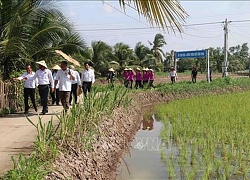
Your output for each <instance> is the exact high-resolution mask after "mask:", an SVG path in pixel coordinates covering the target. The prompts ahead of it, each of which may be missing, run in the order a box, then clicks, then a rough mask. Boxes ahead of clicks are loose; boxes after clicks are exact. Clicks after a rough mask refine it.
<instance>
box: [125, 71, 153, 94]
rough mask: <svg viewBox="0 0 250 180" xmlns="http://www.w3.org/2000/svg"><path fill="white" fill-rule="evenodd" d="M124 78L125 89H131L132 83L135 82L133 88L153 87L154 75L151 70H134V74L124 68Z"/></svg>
mask: <svg viewBox="0 0 250 180" xmlns="http://www.w3.org/2000/svg"><path fill="white" fill-rule="evenodd" d="M123 77H124V86H125V87H126V88H130V89H132V87H133V82H134V81H135V88H136V89H138V88H144V87H148V88H151V87H154V85H153V83H154V80H155V74H154V70H153V69H148V68H144V69H142V71H141V69H140V68H136V71H135V73H134V72H133V69H132V68H125V69H124V71H123Z"/></svg>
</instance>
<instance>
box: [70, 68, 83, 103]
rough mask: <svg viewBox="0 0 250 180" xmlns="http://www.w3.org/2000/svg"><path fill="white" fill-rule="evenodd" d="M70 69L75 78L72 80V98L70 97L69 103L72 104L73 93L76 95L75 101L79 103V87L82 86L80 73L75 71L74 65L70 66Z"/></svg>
mask: <svg viewBox="0 0 250 180" xmlns="http://www.w3.org/2000/svg"><path fill="white" fill-rule="evenodd" d="M69 69H70V70H71V72H72V75H73V76H74V77H75V79H74V80H71V92H70V98H69V104H70V105H71V102H72V99H73V98H72V95H73V97H74V103H75V104H77V88H78V87H79V86H80V87H81V79H80V75H79V73H78V72H77V71H75V67H74V66H73V65H70V66H69Z"/></svg>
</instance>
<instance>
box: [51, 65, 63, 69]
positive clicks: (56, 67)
mask: <svg viewBox="0 0 250 180" xmlns="http://www.w3.org/2000/svg"><path fill="white" fill-rule="evenodd" d="M52 69H53V70H59V69H61V68H60V66H58V65H55V66H54V67H53V68H52Z"/></svg>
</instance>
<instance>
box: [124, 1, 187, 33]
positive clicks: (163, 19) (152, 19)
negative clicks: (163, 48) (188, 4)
mask: <svg viewBox="0 0 250 180" xmlns="http://www.w3.org/2000/svg"><path fill="white" fill-rule="evenodd" d="M119 3H120V5H121V6H122V7H123V8H124V9H125V7H126V6H133V8H135V9H136V10H137V11H138V13H139V14H140V15H143V16H144V17H146V19H147V20H148V22H149V23H150V24H151V25H156V26H161V27H163V28H166V29H167V30H172V31H173V32H176V31H179V32H182V31H183V29H182V24H183V23H184V22H185V18H186V17H187V16H188V14H187V12H186V11H185V10H184V9H183V7H182V6H181V5H180V3H179V2H178V1H177V0H133V1H132V0H119Z"/></svg>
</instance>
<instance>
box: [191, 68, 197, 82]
mask: <svg viewBox="0 0 250 180" xmlns="http://www.w3.org/2000/svg"><path fill="white" fill-rule="evenodd" d="M197 73H198V72H197V69H196V68H195V67H193V69H192V71H191V78H192V82H193V83H196V78H197Z"/></svg>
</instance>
